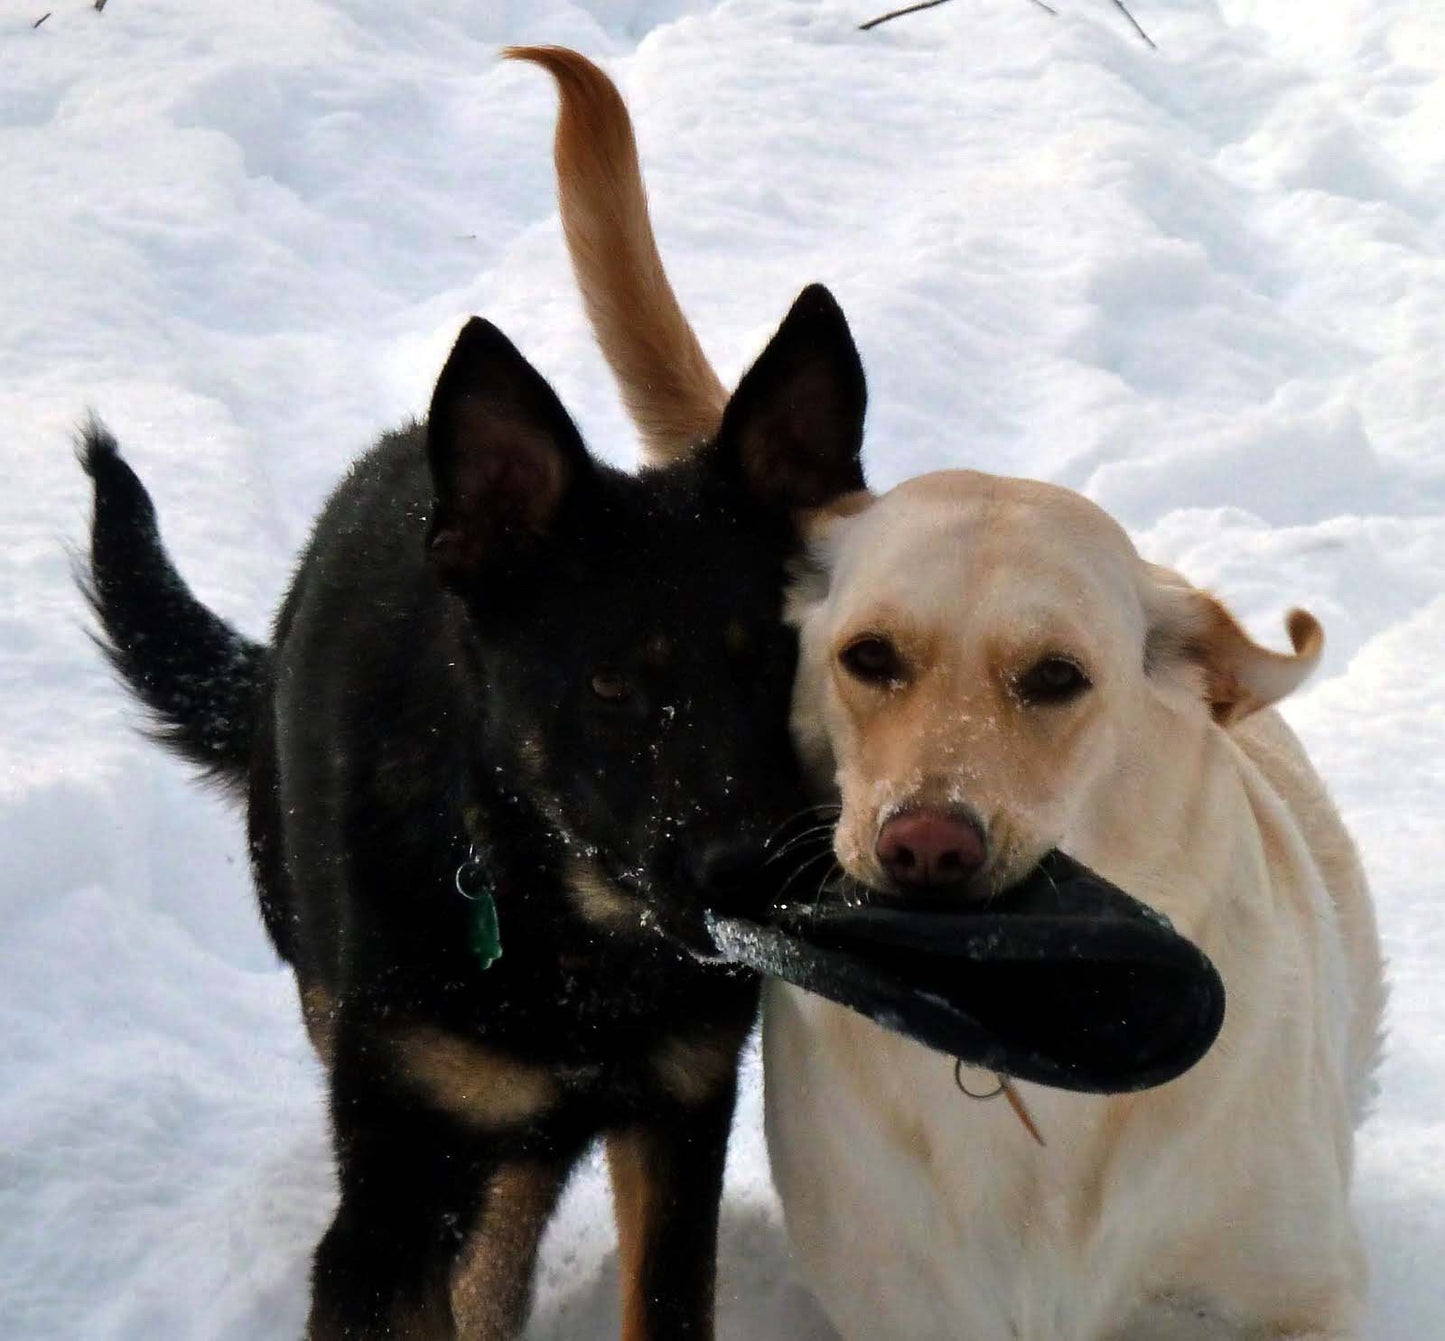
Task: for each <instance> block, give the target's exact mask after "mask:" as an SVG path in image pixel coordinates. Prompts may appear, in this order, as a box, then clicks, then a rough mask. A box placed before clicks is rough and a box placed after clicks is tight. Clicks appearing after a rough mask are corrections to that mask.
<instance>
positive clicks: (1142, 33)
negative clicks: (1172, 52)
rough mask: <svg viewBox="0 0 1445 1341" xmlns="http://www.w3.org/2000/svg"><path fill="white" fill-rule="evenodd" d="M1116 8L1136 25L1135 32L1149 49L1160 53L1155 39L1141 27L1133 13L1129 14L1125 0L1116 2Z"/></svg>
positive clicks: (1116, 0)
mask: <svg viewBox="0 0 1445 1341" xmlns="http://www.w3.org/2000/svg"><path fill="white" fill-rule="evenodd" d="M1114 8H1115V9H1117V10H1118V11H1119V13H1121V14H1122V15H1123V16H1124V17H1125V18H1126V19H1128V20H1129V22H1130V23H1132V24H1133V25H1134V31H1135V32H1136V33H1138V34H1139V36H1140V37H1142V38H1143V39H1144V41H1145V43H1146V44H1147V45H1148V47H1149V48H1150V50H1152V51H1158V50H1159V48H1158V46H1157V45H1156V44H1155V41H1154V39H1153V38H1152V37H1150V36H1149V34H1148V33H1146V32H1145V31H1144V30H1143V29H1142V28H1141V27H1140V26H1139V20H1138V19H1136V18H1135V17H1134V16H1133V15H1132V14H1131V13H1129V8H1128V6H1127V5H1125V3H1124V0H1114Z"/></svg>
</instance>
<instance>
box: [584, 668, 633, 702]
mask: <svg viewBox="0 0 1445 1341" xmlns="http://www.w3.org/2000/svg"><path fill="white" fill-rule="evenodd" d="M591 683H592V692H593V693H594V694H596V695H597V697H598V698H600V699H601V700H602V701H603V702H604V703H626V702H627V700H628V699H630V698H631V697H632V695H633V693H634V692H635V691H636V687H635V686H634V685H633V683H632V681H631V680H629V679H628V678H627V676H625V675H624V674H623V673H622V672H621V671H620V670H617V669H616V668H615V667H613V666H604V667H603V668H602V669H601V670H599V671H596V672H594V674H593V676H592V681H591Z"/></svg>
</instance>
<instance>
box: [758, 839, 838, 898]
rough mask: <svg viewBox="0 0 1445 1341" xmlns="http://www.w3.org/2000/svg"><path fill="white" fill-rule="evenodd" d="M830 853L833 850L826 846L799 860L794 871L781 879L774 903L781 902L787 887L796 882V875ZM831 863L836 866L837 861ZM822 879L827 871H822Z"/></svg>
mask: <svg viewBox="0 0 1445 1341" xmlns="http://www.w3.org/2000/svg"><path fill="white" fill-rule="evenodd" d="M832 855H833V850H832V848H826V849H824V850H823V851H822V852H815V853H814V854H813V855H812V856H811V857H809V858H807V859H806V860H805V861H802V862H799V863H798V867H797V869H796V870H794V871H792V872H790V873H789V875H788V878H787V879H786V880H784V881H783V884H782V888H780V889H779V890H778V892H777V893H776V894H775V895H774V896H773V901H774V902H775V903H781V902H782V901H783V896H784V895H785V894H786V893H787V892H788V890H789V889H791V888H792V887H793V885H794V884H796V883H797V880H798V877H799V876H801V875H802V874H803V872H804V871H806V870H807V869H808V867H810V866H813V865H815V864H816V863H818V862H820V861H822V860H823V859H824V858H825V857H832ZM833 865H835V866H836V865H837V863H836V862H834V863H833ZM823 879H824V880H825V881H826V880H827V879H828V872H827V871H825V872H824V873H823Z"/></svg>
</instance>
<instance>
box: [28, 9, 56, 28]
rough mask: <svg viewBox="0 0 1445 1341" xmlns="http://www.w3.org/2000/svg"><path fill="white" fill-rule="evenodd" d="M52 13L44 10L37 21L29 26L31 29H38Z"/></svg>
mask: <svg viewBox="0 0 1445 1341" xmlns="http://www.w3.org/2000/svg"><path fill="white" fill-rule="evenodd" d="M53 12H54V11H52V10H46V12H45V13H44V14H42V15H41V16H40V17H39V18H38V19H36V20H35V22H34V23H32V24H31V25H30V26H31V27H32V28H38V27H40V25H41V24H42V23H44V22H45V20H46V19H48V18H49V17H50V15H51V14H52V13H53Z"/></svg>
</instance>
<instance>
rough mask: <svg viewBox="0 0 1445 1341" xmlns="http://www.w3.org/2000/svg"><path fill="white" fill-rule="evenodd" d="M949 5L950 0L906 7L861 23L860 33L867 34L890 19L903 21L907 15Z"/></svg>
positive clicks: (925, 1)
mask: <svg viewBox="0 0 1445 1341" xmlns="http://www.w3.org/2000/svg"><path fill="white" fill-rule="evenodd" d="M947 3H948V0H921V2H920V3H919V4H916V5H905V6H904V7H903V8H902V9H892V10H889V11H888V13H887V14H880V15H879V16H878V17H877V18H876V19H869V20H868V22H867V23H860V24H859V25H858V31H859V32H860V33H866V32H867V31H868V30H869V29H870V28H876V27H877V26H878V25H879V24H880V23H887V22H888V20H889V19H901V18H902V17H903V16H904V15H905V14H917V13H918V11H919V10H920V9H932V8H933V7H934V6H935V5H946V4H947Z"/></svg>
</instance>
